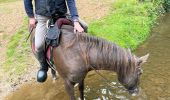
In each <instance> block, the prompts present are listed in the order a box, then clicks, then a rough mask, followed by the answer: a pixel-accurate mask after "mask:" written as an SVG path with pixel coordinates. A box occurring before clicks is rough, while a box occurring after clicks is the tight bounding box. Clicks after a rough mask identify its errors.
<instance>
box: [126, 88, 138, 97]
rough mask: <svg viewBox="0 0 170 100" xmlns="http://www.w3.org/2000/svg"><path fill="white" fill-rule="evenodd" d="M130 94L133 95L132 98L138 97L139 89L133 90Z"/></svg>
mask: <svg viewBox="0 0 170 100" xmlns="http://www.w3.org/2000/svg"><path fill="white" fill-rule="evenodd" d="M128 92H129V94H131V95H132V96H136V95H137V94H138V93H139V89H138V88H135V89H132V90H128Z"/></svg>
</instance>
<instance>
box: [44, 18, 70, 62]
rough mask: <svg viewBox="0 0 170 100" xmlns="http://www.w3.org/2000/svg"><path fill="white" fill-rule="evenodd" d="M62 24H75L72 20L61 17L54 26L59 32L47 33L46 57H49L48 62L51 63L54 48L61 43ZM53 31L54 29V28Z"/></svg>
mask: <svg viewBox="0 0 170 100" xmlns="http://www.w3.org/2000/svg"><path fill="white" fill-rule="evenodd" d="M62 25H71V26H73V23H72V21H71V20H69V19H67V18H59V19H58V20H57V21H56V22H55V24H54V26H53V28H56V30H57V32H55V34H50V33H47V36H46V57H47V61H48V63H50V64H51V65H53V60H52V58H53V56H52V50H53V48H54V47H57V46H58V45H59V43H60V37H61V33H60V29H61V27H62ZM54 30H55V29H54ZM52 31H53V29H52ZM52 33H54V32H52ZM49 38H50V40H49Z"/></svg>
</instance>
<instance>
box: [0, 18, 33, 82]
mask: <svg viewBox="0 0 170 100" xmlns="http://www.w3.org/2000/svg"><path fill="white" fill-rule="evenodd" d="M23 24H24V25H23V26H22V27H21V28H20V29H19V30H18V31H17V32H16V33H15V34H14V35H13V36H12V37H11V38H10V42H9V44H8V46H7V52H6V55H7V57H6V58H7V59H6V61H5V63H4V64H3V69H4V71H5V72H6V73H8V75H9V79H13V78H16V77H18V76H20V75H21V74H23V73H24V72H25V71H26V69H27V67H26V66H27V64H28V62H29V59H28V58H29V57H30V56H29V54H30V47H29V42H26V37H27V36H28V29H27V26H26V25H28V23H27V18H25V19H24V23H23Z"/></svg>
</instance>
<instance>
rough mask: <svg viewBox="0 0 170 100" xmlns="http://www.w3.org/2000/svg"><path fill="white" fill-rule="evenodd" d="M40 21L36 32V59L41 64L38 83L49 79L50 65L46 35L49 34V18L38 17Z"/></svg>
mask: <svg viewBox="0 0 170 100" xmlns="http://www.w3.org/2000/svg"><path fill="white" fill-rule="evenodd" d="M36 19H37V21H38V23H37V26H36V30H35V50H36V58H37V60H38V61H39V63H40V70H39V71H38V73H37V81H38V82H44V81H45V80H46V79H47V71H48V64H47V62H46V56H45V34H46V32H47V28H46V21H47V20H48V18H47V17H44V16H40V15H36Z"/></svg>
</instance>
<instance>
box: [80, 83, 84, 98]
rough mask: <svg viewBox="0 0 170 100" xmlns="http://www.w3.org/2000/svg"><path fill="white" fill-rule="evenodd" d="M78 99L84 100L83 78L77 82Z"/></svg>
mask: <svg viewBox="0 0 170 100" xmlns="http://www.w3.org/2000/svg"><path fill="white" fill-rule="evenodd" d="M79 91H80V99H81V100H84V80H82V81H81V82H80V83H79Z"/></svg>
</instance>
